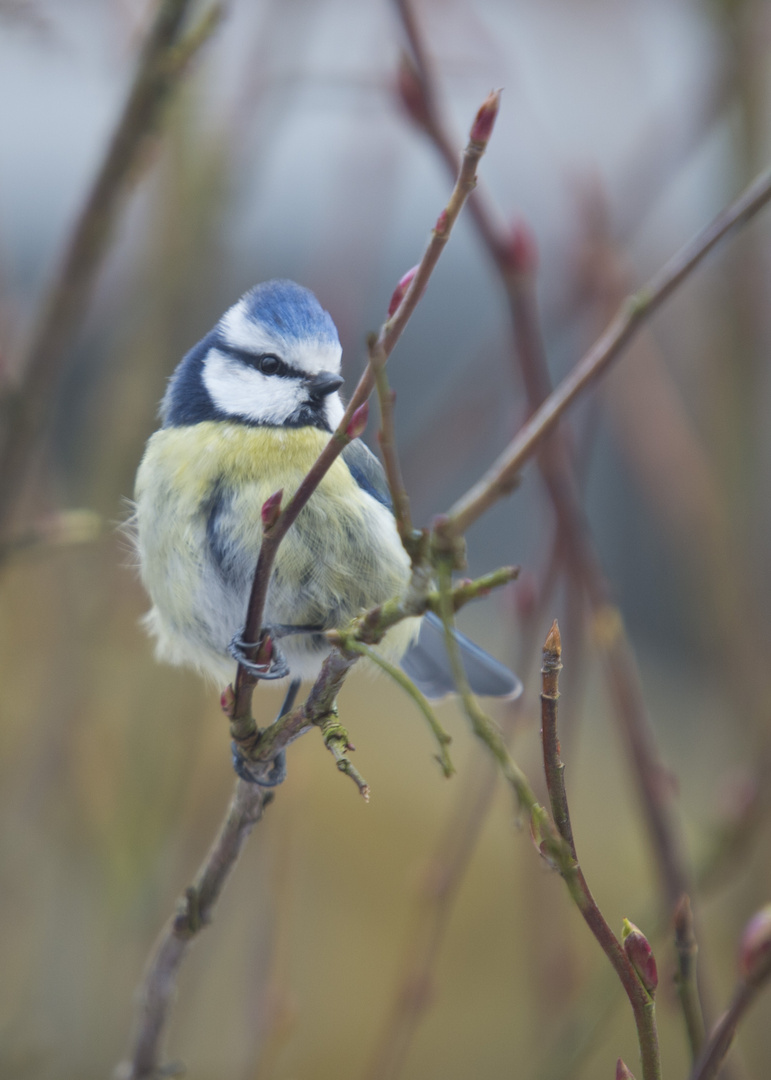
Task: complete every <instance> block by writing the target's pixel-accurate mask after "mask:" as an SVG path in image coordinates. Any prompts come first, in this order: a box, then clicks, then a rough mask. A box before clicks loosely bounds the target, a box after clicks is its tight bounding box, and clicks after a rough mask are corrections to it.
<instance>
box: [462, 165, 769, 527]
mask: <svg viewBox="0 0 771 1080" xmlns="http://www.w3.org/2000/svg"><path fill="white" fill-rule="evenodd" d="M769 199H771V170H769V171H767V172H764V173H762V174H761V175H760V176H759V177H758V178H757V179H756V180H755V181H754V182H753V183H752V184H750V186H749V187H748V188H747V189H746V190H745V191H744V192H743V194H742V195H740V196H739V198H738V199H736V201H735V202H733V203H731V204H730V206H728V207H727V208H726V209H725V210H723V211H722V212H721V213H720V214H718V216H717V217H716V218H715V219H714V221H713V222H712V223H711V224H710V225H708V226H707V227H706V228H705V229H702V230H701V232H699V233H698V234H697V235H696V236H695V237H694V238H693V239H692V240H691V241H690V242H689V243H688V244H686V245H685V246H684V247H683V248H681V249H680V251H679V252H677V254H675V255H674V256H673V257H672V258H671V259H670V260H669V262H668V263H666V265H665V266H664V267H663V268H662V269H661V270H659V272H658V273H656V274H654V276H653V277H652V278H651V279H650V280H649V281H648V283H647V284H646V285H645V286H644V287H643V288H642V289H640V290H639V291H638V292H636V293H634V294H633V295H632V296H631V297H630V298H629V299H628V300H627V301H626V303H625V304H624V305H623V306H622V308H621V311H620V312H619V313H618V315H617V316H616V317H615V319H613V321H612V322H611V324H610V326H609V327H608V328H607V330H606V331H605V332H604V334H602V336H601V337H600V338H599V340H598V341H597V342H596V343H595V345H594V346H592V348H591V349H590V350H589V352H588V353H586V354H585V355H584V356H583V357H582V359H581V360H579V362H578V363H577V364H576V366H575V367H574V368H573V370H572V371H571V372H570V374H569V375H567V376H566V377H565V378H564V379H563V380H562V382H561V383H560V384H559V385H558V386H557V388H556V389H555V390H554V391H553V392H552V393H551V394H550V395H549V397H548V398H547V399H546V401H545V402H544V403H543V405H542V406H541V407H540V408H539V409H538V410H537V411H536V412H535V413H534V414H533V416H531V418H530V419H529V420H528V421H527V422H526V423H525V424H524V425H523V426H522V428H521V429H520V431H519V433H518V434H517V435H516V436H515V437H514V439H513V440H512V441H511V443H510V444H509V446H508V447H507V449H506V450H505V451H504V452H503V453H502V454H501V455H500V457H499V458H498V459H497V461H495V462H494V463H493V465H492V466H491V467H490V469H489V470H488V471H487V472H486V473H485V475H484V476H483V477H482V478H481V480H479V481H478V482H477V483H476V484H474V485H473V487H472V488H470V489H469V491H468V492H466V494H465V495H463V496H462V497H461V498H460V499H458V500H457V502H456V503H455V504H454V506H453V507H452V508H451V510H450V514H449V521H448V523H447V526H446V527H447V529H448V530H449V531H451V532H452V533H454V534H455V535H461V534H463V533H464V532H465V531H466V530H467V529H468V528H469V527H470V526H471V525H472V524H473V523H474V522H475V521H476V520H477V519H478V518H479V516H480V515H481V514H482V513H484V511H485V510H487V509H488V508H489V507H490V506H492V505H493V504H494V503H495V502H497V501H498V499H500V498H501V497H503V496H504V495H506V494H508V493H509V492H510V491H511V488H512V485H513V484H514V482H515V479H516V476H517V473H518V472H519V470H520V469H521V468H522V465H523V464H524V463H525V462H526V461H527V460H528V459H529V458H530V457H532V455H533V454H534V453H535V452H536V451H537V450H538V448H539V447H540V445H541V443H542V442H543V439H544V438H545V437H546V435H548V434H549V432H550V431H551V430H552V429H553V427H554V425H555V424H556V423H557V421H558V420H559V418H560V416H562V414H563V413H564V412H565V410H566V409H567V408H568V407H569V406H570V405H571V404H572V403H573V402H574V401H575V399H576V398H577V397H578V396H579V395H580V394H581V393H582V392H583V391H584V390H586V388H587V387H588V386H590V385H591V384H592V383H593V382H595V381H596V380H597V379H598V378H599V376H600V375H602V374H603V373H604V372H605V371H606V369H607V368H608V367H609V366H610V364H611V363H612V361H613V360H615V359H616V358H617V357H618V356H619V355H620V354H621V352H622V351H623V349H624V348H625V347H626V346H627V345H628V344H629V342H630V341H631V339H632V338H633V337H634V335H635V334H636V333H637V331H638V330H639V328H640V327H641V326H642V324H643V323H644V322H645V321H646V320H647V319H649V318H650V316H651V315H652V314H653V313H654V312H655V311H656V310H657V309H658V308H659V307H661V305H662V304H663V303H664V301H665V300H667V299H668V298H669V297H670V296H671V294H672V293H673V292H674V291H675V289H677V287H678V286H679V285H681V284H682V282H683V281H685V279H686V278H687V277H688V276H689V275H690V274H691V273H692V271H693V270H694V269H695V268H696V267H697V266H698V264H699V263H700V262H701V261H702V260H703V259H704V257H705V256H706V255H707V254H708V253H709V252H710V251H711V250H712V248H713V247H715V245H716V244H717V243H719V241H720V240H722V238H723V237H724V236H725V235H726V234H727V233H729V232H730V231H731V230H732V229H734V228H737V227H738V226H740V225H743V224H744V223H745V222H746V221H748V220H749V219H750V218H751V217H753V216H754V215H755V214H757V213H758V211H759V210H761V209H762V208H763V207H764V206H765V205H766V203H767V202H768V201H769Z"/></svg>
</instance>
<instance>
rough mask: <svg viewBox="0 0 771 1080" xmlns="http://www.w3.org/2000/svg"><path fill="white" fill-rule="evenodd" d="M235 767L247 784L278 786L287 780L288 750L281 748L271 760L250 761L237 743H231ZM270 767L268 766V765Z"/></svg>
mask: <svg viewBox="0 0 771 1080" xmlns="http://www.w3.org/2000/svg"><path fill="white" fill-rule="evenodd" d="M231 750H232V752H233V768H234V769H235V771H236V774H237V775H238V776H240V777H241V779H242V780H245V781H246V782H247V784H259V785H260V787H278V785H279V784H282V783H283V782H284V780H286V751H285V750H279V752H278V753H277V754H276V756H275V758H274V759H273V761H271V762H265V761H249V759H248V758H245V757H244V755H243V754H242V753H241V750H240V749H239V747H238V744H237V743H235V742H234V743H231ZM268 765H269V766H270V768H267V766H268Z"/></svg>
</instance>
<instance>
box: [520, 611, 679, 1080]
mask: <svg viewBox="0 0 771 1080" xmlns="http://www.w3.org/2000/svg"><path fill="white" fill-rule="evenodd" d="M561 669H562V644H561V641H560V634H559V627H558V626H557V623H556V621H555V622H554V623H553V625H552V628H551V630H550V631H549V635H548V637H547V638H546V641H545V643H544V647H543V667H542V669H541V671H542V676H543V682H542V691H541V725H542V727H541V734H542V740H543V758H544V771H545V774H546V786H547V789H548V792H549V802H550V804H551V809H552V814H553V816H554V820H555V822H556V825H557V828H558V830H559V833H560V836H561V837H562V839H563V840H564V841H565V843H566V844H567V845H568V847H569V849H570V851H571V852H572V855H573V858H572V859H571V860H570V861H568V862H560V863H558V864H557V868H558V869H559V872H560V874H561V875H562V877H563V879H564V881H565V884H566V885H567V886H568V890H569V892H570V895H571V897H572V898H573V900H574V901H575V903H576V906H577V907H578V909H579V911H580V912H581V915H582V916H583V918H584V921H585V922H586V924H587V926H588V927H589V929H590V930H591V931H592V933H593V934H594V936H595V938H596V940H597V942H598V943H599V945H600V947H601V948H602V950H603V952H604V953H605V955H606V956H607V958H608V960H609V961H610V963H611V964H612V966H613V969H614V970H615V972H616V974H617V975H618V978H619V980H620V981H621V985H622V986H623V987H624V990H625V991H626V995H627V997H628V998H629V1003H630V1005H631V1006H632V1012H633V1014H634V1019H635V1024H636V1026H637V1038H638V1042H639V1045H640V1058H641V1061H642V1075H643V1080H661V1062H660V1059H659V1047H658V1034H657V1030H656V1015H655V1009H654V1003H653V995H652V992H650V993H649V991H648V990H647V989H646V988H645V986H644V985H643V983H642V981H641V979H640V977H639V976H638V973H637V971H636V970H635V968H634V967H633V965H632V963H631V961H630V959H629V957H628V956H627V953H626V951H625V950H624V946H623V945H622V944H621V942H620V941H619V940H618V938H617V937H616V935H615V934H614V933H613V931H612V930H611V928H610V926H608V923H607V922H606V920H605V917H604V916H603V914H602V912H601V911H600V909H599V907H598V905H597V902H596V900H595V899H594V897H593V896H592V893H591V890H590V889H589V885H588V883H587V881H586V878H585V877H584V874H583V871H582V870H581V867H580V865H579V863H578V859H577V856H576V849H575V844H574V842H573V830H572V825H571V822H570V811H569V808H568V800H567V792H566V790H565V784H564V775H563V774H564V768H565V766H564V765H563V763H562V761H561V760H560V756H559V738H558V735H557V702H558V700H559V672H560V670H561Z"/></svg>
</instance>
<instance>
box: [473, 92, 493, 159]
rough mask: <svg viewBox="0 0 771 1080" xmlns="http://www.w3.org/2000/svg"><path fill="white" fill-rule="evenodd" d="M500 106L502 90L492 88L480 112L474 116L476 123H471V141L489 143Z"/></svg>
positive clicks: (484, 144)
mask: <svg viewBox="0 0 771 1080" xmlns="http://www.w3.org/2000/svg"><path fill="white" fill-rule="evenodd" d="M500 106H501V92H500V90H491V91H490V93H489V94H488V95H487V97H486V98H485V100H484V101H483V102H482V104H481V106H480V108H479V112H478V113H477V114H476V117H475V118H474V123H473V124H472V125H471V132H470V134H469V139H470V140H471V142H475V143H481V144H482V146H486V145H487V142H488V140H489V138H490V136H491V135H492V133H493V127H494V126H495V118H496V117H497V115H498V109H499V108H500Z"/></svg>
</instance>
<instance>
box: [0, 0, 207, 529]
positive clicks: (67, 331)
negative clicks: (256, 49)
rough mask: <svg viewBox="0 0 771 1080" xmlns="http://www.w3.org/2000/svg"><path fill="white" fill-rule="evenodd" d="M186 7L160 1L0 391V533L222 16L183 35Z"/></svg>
mask: <svg viewBox="0 0 771 1080" xmlns="http://www.w3.org/2000/svg"><path fill="white" fill-rule="evenodd" d="M191 7H192V2H191V0H160V2H159V3H158V5H157V8H156V13H155V18H154V21H153V24H152V26H151V28H150V30H149V32H148V35H147V38H146V40H145V43H144V45H143V48H142V51H141V54H140V57H139V61H138V64H137V71H136V74H135V76H134V81H133V84H132V87H131V90H130V92H129V95H128V99H127V101H126V105H125V107H124V110H123V114H122V116H121V118H120V120H119V121H118V124H117V127H116V128H115V131H114V133H113V136H112V139H111V142H110V145H109V147H108V149H107V153H106V155H105V158H104V161H103V163H102V166H101V168H100V170H99V172H98V174H97V176H96V179H95V180H94V185H93V187H92V189H91V192H90V193H89V195H88V198H87V199H86V202H85V205H84V207H83V209H82V211H81V213H80V217H79V218H78V220H77V222H76V224H75V228H74V230H73V233H72V236H71V238H70V241H69V244H68V246H67V248H66V250H65V253H64V257H63V259H62V263H61V266H60V268H59V270H58V273H57V275H56V278H55V280H54V283H53V285H52V287H51V289H50V291H49V294H48V298H47V301H46V303H45V306H44V308H43V311H42V313H41V316H40V319H39V321H38V323H37V326H36V327H35V328H34V330H33V333H32V338H31V341H30V343H29V345H28V347H27V349H26V351H25V356H24V358H23V362H22V364H21V372H22V375H21V382H20V383H19V384H18V385H16V386H13V387H6V388H4V397H3V399H2V417H1V419H2V431H1V432H0V533H2V532H3V531H4V530H5V529H6V528H7V524H8V519H9V517H10V515H11V513H12V512H13V509H14V507H15V504H16V500H17V497H18V495H19V493H20V491H21V489H22V485H23V484H24V481H25V479H26V477H27V473H28V467H29V464H30V460H31V457H32V455H33V452H34V449H35V447H36V445H37V444H38V441H39V438H40V434H41V432H42V431H43V430H44V428H45V425H46V423H47V421H48V418H49V416H50V413H51V410H52V407H53V404H54V402H55V400H56V393H57V388H58V386H59V380H60V377H61V372H62V370H63V367H64V363H65V361H66V359H67V355H68V352H69V349H70V347H71V345H72V343H73V340H74V337H75V334H76V332H77V330H78V327H79V326H80V324H81V322H82V320H83V316H84V313H85V311H86V308H87V305H88V302H89V300H90V297H91V293H92V291H93V286H94V283H95V280H96V277H97V273H98V271H99V268H100V266H101V265H102V262H103V261H104V258H105V255H106V254H107V252H108V250H109V247H110V244H111V242H112V237H113V233H114V230H115V226H116V223H117V221H118V217H119V215H120V211H121V209H122V206H123V204H124V202H125V199H126V197H127V195H128V193H129V191H130V189H131V187H132V186H133V185H134V183H135V182H136V180H137V178H138V176H139V174H140V171H141V167H142V165H143V164H144V163H145V162H146V161H147V155H146V154H144V150H145V145H146V143H147V140H148V139H149V137H150V136H151V135H153V134H154V133H156V131H157V129H158V126H159V123H160V119H161V113H162V109H163V107H164V105H165V104H166V102H167V100H168V99H169V97H170V96H171V94H172V92H173V91H174V90H175V89H176V88H177V86H178V85H179V83H180V79H181V76H182V74H183V73H184V71H185V70H186V69H187V67H188V65H189V61H190V60H191V58H192V56H193V55H194V54H195V53H196V52H197V51H198V50H199V49H200V48H201V46H202V45H203V43H204V42H205V41H206V40H207V39H208V38H209V36H210V35H211V33H212V32H213V30H214V28H215V26H216V25H217V23H218V21H219V17H220V15H221V13H222V6H221V5H219V4H217V5H214V6H213V7H212V8H211V9H210V11H209V12H208V14H206V15H204V17H203V18H202V20H201V21H200V22H199V23H198V24H196V26H195V27H194V28H193V29H192V30H191V31H190V32H189V34H186V33H185V32H184V23H185V18H186V16H187V13H188V10H189V9H190V8H191Z"/></svg>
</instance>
